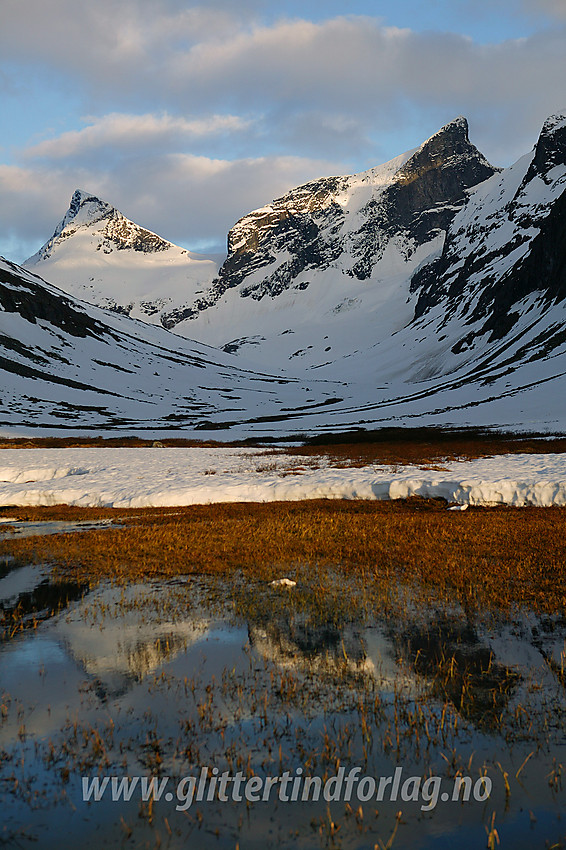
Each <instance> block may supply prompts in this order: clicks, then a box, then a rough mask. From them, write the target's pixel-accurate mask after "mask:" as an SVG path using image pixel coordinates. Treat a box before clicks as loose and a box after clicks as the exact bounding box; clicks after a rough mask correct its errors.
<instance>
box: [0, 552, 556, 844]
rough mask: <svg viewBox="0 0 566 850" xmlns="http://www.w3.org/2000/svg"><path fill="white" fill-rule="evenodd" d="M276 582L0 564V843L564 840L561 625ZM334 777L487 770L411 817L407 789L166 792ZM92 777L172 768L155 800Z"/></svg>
mask: <svg viewBox="0 0 566 850" xmlns="http://www.w3.org/2000/svg"><path fill="white" fill-rule="evenodd" d="M290 578H293V579H294V580H296V581H297V585H296V587H294V588H284V587H281V588H274V587H270V586H269V585H268V584H267V583H263V582H262V583H259V582H256V583H250V582H248V581H246V580H245V579H244V577H243V576H242V575H235V576H233V577H232V578H231V579H230V580H227V579H219V578H212V577H210V578H206V577H199V578H187V579H178V580H174V581H169V582H161V583H147V584H137V585H130V586H128V587H115V586H111V585H110V584H103V585H100V586H98V587H96V588H94V589H89V588H88V587H87V586H86V585H80V584H76V583H73V582H68V581H67V582H55V581H54V580H53V577H52V576H51V575H50V572H49V570H48V569H47V568H44V567H25V566H24V567H19V568H12V566H11V564H10V563H6V564H5V565H4V566H3V568H0V617H1V620H0V634H1V635H2V641H1V642H0V794H1V798H2V814H3V816H2V825H1V827H0V845H2V846H8V847H12V846H13V847H30V848H32V847H38V848H61V847H77V846H81V847H82V848H85V850H87V848H100V847H107V848H113V847H116V848H118V847H136V848H138V847H146V846H147V847H171V848H181V847H183V848H185V847H190V848H197V850H198V848H209V847H218V848H236V847H238V846H239V847H240V848H242V849H243V848H256V847H257V848H259V847H261V848H266V847H273V848H275V847H289V848H291V847H298V848H318V847H342V848H375V847H378V848H379V850H382V848H384V847H393V848H432V847H434V848H448V847H450V848H453V847H455V846H457V847H458V848H463V850H468V849H469V850H476V848H483V847H488V846H492V847H494V848H495V846H501V848H507V847H509V848H513V850H517V848H519V850H521V848H525V850H526V848H529V850H532V848H541V850H542V848H547V847H555V848H558V847H562V846H565V845H566V820H563V816H564V813H565V807H564V803H565V793H566V792H565V790H564V789H563V776H562V773H563V765H566V723H565V721H566V693H565V687H566V657H565V649H566V644H565V639H566V622H565V621H564V620H563V619H562V618H560V617H557V616H556V617H552V616H544V617H540V616H535V615H534V614H533V613H532V612H529V611H525V610H522V611H519V610H517V611H512V612H507V614H506V615H505V616H503V615H501V614H497V615H495V614H493V613H490V612H472V611H465V610H462V609H461V608H460V607H459V606H458V605H457V604H452V605H449V604H447V603H446V602H443V603H442V604H441V603H440V602H439V603H438V604H435V603H434V602H433V601H431V602H430V604H429V606H428V607H427V608H426V609H425V608H423V607H422V605H420V604H419V605H415V604H414V602H413V599H412V597H411V594H410V593H408V592H407V593H405V594H404V593H403V592H401V593H399V594H397V595H396V597H395V600H394V601H392V602H391V603H390V604H388V605H387V606H385V607H384V606H383V598H384V596H383V593H381V592H378V589H376V588H375V587H374V586H372V585H364V584H363V583H361V582H357V581H354V580H351V581H345V580H344V578H343V577H341V576H340V574H339V573H338V572H336V573H328V572H325V573H320V572H319V571H318V570H317V569H316V568H315V567H313V566H312V565H306V566H305V567H304V569H302V570H300V569H299V570H294V571H293V573H292V574H290ZM353 767H359V768H360V772H359V775H360V776H369V777H373V778H379V777H389V776H393V775H394V774H395V770H396V769H398V768H402V771H403V779H406V778H407V777H411V776H415V777H420V778H422V780H423V781H424V779H425V778H426V777H429V776H439V777H441V778H442V783H443V784H442V789H443V791H444V789H449V790H452V787H453V784H454V777H455V776H458V775H463V776H466V777H467V776H469V777H471V779H472V781H473V783H474V787H475V783H476V782H477V781H478V780H479V779H480V777H481V776H483V775H485V776H487V777H489V779H490V780H491V784H492V792H491V795H490V797H489V798H488V799H485V800H474V799H470V800H469V801H468V802H459V801H452V800H451V799H450V800H448V801H446V800H444V801H443V800H442V799H441V797H439V798H438V801H437V802H436V801H435V802H436V804H435V805H433V806H430V805H429V806H428V808H424V809H423V802H424V801H423V799H402V796H404V797H405V798H407V797H409V796H410V794H409V791H410V789H409V786H406V787H405V793H404V795H401V793H397V795H396V799H393V800H390V799H388V797H387V795H385V799H383V800H380V801H376V800H375V799H372V800H360V799H358V797H357V796H356V793H357V792H356V791H354V793H353V795H352V798H351V800H350V801H349V802H347V801H346V800H345V799H344V794H337V795H336V796H338V797H340V799H335V800H333V799H331V800H329V801H325V800H324V799H320V800H318V801H316V800H313V799H310V798H309V799H308V800H305V801H303V800H298V801H296V802H292V801H284V800H282V799H278V798H277V796H276V795H275V797H273V796H272V797H271V799H270V800H269V801H262V800H259V801H246V800H245V799H243V800H241V801H238V800H233V799H229V800H228V801H226V802H222V801H220V800H218V799H212V800H211V801H207V800H205V801H201V802H197V801H194V802H192V804H191V805H185V802H182V801H181V800H180V798H177V796H176V794H177V783H178V781H179V780H181V779H182V778H183V777H188V776H194V777H195V778H198V777H200V776H201V771H202V769H203V768H208V776H210V777H212V776H214V775H218V776H219V775H221V774H222V773H223V772H224V771H227V772H229V774H230V775H235V774H236V773H237V772H238V771H241V772H242V774H243V775H244V776H245V777H246V779H248V778H249V777H251V776H253V775H256V776H258V777H260V778H261V779H262V780H263V779H264V778H265V777H266V776H280V775H282V774H283V773H284V772H285V771H288V772H289V774H290V776H291V778H292V779H297V777H299V778H300V779H301V781H302V780H303V779H304V778H305V777H307V776H308V777H320V778H321V782H323V781H325V780H327V779H329V778H331V777H339V776H340V770H341V768H342V769H344V770H345V772H346V773H347V772H348V771H349V770H350V769H351V768H353ZM215 771H216V773H215ZM105 776H114V777H119V778H123V777H126V776H130V777H134V776H140V777H141V776H144V777H151V776H154V777H156V778H158V779H159V780H162V779H164V778H165V777H170V780H169V782H168V784H167V786H166V788H167V792H166V793H169V794H170V795H171V796H172V797H173V799H167V798H166V796H165V795H163V796H162V799H161V800H159V801H155V800H153V801H152V800H145V801H144V800H142V799H141V795H140V793H139V788H137V789H136V790H135V793H133V794H132V798H131V799H130V800H129V801H124V800H123V799H122V800H120V801H113V800H112V799H111V796H110V794H109V793H108V794H105V795H104V796H103V798H102V799H101V800H100V801H98V802H95V801H93V800H92V799H91V800H90V801H89V802H85V801H83V792H82V779H81V778H82V777H88V779H89V781H90V780H92V779H93V778H94V777H99V778H101V779H102V778H103V777H105ZM208 787H210V786H208ZM302 787H303V786H301V790H302ZM184 788H185V790H186V788H187V785H186V784H185V786H184ZM330 796H332V795H330ZM181 802H182V805H181ZM181 809H184V810H181ZM399 813H400V814H399ZM497 841H500V845H497Z"/></svg>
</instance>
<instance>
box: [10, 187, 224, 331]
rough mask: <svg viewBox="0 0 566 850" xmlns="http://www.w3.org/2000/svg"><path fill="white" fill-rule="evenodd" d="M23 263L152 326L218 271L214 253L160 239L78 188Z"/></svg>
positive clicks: (90, 299) (91, 299)
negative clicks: (49, 233)
mask: <svg viewBox="0 0 566 850" xmlns="http://www.w3.org/2000/svg"><path fill="white" fill-rule="evenodd" d="M24 266H25V267H26V268H28V269H32V270H33V271H37V272H38V273H40V274H41V275H42V277H45V278H47V279H50V280H51V281H52V282H53V283H55V284H56V285H58V286H61V287H62V288H63V289H65V291H66V292H69V293H70V294H71V295H74V296H75V297H77V298H81V299H83V300H84V301H88V302H90V303H91V304H96V305H98V306H99V307H105V308H107V309H110V310H112V311H114V312H118V313H124V314H127V315H129V316H133V317H135V318H140V319H143V320H144V321H149V322H152V323H154V324H161V322H162V317H163V314H164V311H166V312H170V311H171V310H172V309H176V308H179V307H182V306H184V305H185V304H187V303H190V302H192V301H193V300H194V298H195V296H196V295H197V294H198V292H199V291H202V289H203V288H204V287H206V286H208V285H209V284H210V282H211V281H212V279H213V277H214V275H215V274H216V272H217V270H218V263H217V261H216V260H215V259H214V258H212V257H205V256H202V255H200V254H192V253H191V252H190V251H187V250H186V249H185V248H181V247H179V246H178V245H174V244H173V243H172V242H169V241H167V240H166V239H162V238H161V236H158V235H157V234H156V233H153V231H151V230H147V229H146V228H145V227H140V226H139V225H138V224H135V223H134V222H133V221H130V220H129V219H128V218H126V217H125V216H124V215H122V213H121V212H120V211H119V210H117V209H116V208H115V207H113V206H112V205H111V204H109V203H107V202H106V201H103V200H101V199H100V198H98V197H97V196H96V195H92V194H91V193H90V192H85V191H84V190H83V189H77V190H76V191H75V192H73V196H72V198H71V202H70V204H69V209H68V210H67V212H66V213H65V215H64V216H63V218H62V219H61V221H60V222H59V224H58V225H57V227H56V228H55V230H54V232H53V235H52V236H51V238H50V239H49V240H48V241H47V242H46V243H45V245H43V247H42V248H40V249H39V251H38V252H37V253H36V254H34V255H33V256H32V257H30V258H29V259H28V260H26V262H25V264H24Z"/></svg>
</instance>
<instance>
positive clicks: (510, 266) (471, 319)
mask: <svg viewBox="0 0 566 850" xmlns="http://www.w3.org/2000/svg"><path fill="white" fill-rule="evenodd" d="M565 165H566V121H564V119H562V121H559V120H557V119H556V118H554V119H549V120H548V121H547V122H546V123H545V125H544V127H543V130H542V133H541V136H540V138H539V140H538V143H537V145H536V147H535V152H534V156H533V159H532V161H531V163H530V165H529V167H528V168H527V171H526V173H525V176H524V178H523V179H522V180H521V182H520V185H519V187H518V189H517V190H516V191H515V193H514V195H513V196H512V198H510V199H509V200H507V201H506V202H504V203H502V204H500V206H499V207H498V208H497V207H495V208H494V205H493V204H492V205H491V206H490V209H489V214H488V213H487V211H486V210H484V209H482V207H481V205H480V207H479V208H478V212H477V214H476V216H475V219H477V224H475V225H474V226H473V227H472V228H471V229H468V231H467V232H466V243H464V242H463V239H462V232H457V231H456V232H454V233H453V232H452V231H450V232H449V234H448V237H447V239H446V242H445V245H444V249H443V252H442V255H441V257H440V258H439V259H438V260H436V261H435V262H433V263H431V264H429V265H428V266H425V267H424V268H423V269H421V270H420V271H419V272H418V273H417V274H416V275H415V276H414V277H413V279H412V281H411V290H412V291H414V292H417V293H418V298H417V303H416V308H415V318H417V319H418V318H420V317H421V316H423V315H424V314H425V313H427V312H428V311H430V310H431V309H432V308H433V307H435V306H438V305H442V306H443V307H444V308H445V313H446V317H447V318H448V317H450V316H451V315H453V314H454V313H456V312H460V314H461V315H462V316H465V322H466V324H468V325H469V324H473V323H475V322H478V321H480V322H481V328H480V329H479V330H476V331H475V333H476V334H478V333H482V334H483V333H486V332H489V334H490V339H491V340H496V339H502V338H503V337H504V336H505V335H506V334H507V333H508V332H509V331H510V330H511V329H512V328H513V326H514V324H515V323H516V321H517V320H518V318H519V312H518V311H517V310H514V309H513V306H514V305H515V304H517V302H519V301H521V299H523V298H525V297H526V296H528V295H531V294H533V293H539V292H540V294H541V297H542V298H543V299H544V300H545V301H546V302H547V303H551V302H553V301H554V302H556V301H562V300H564V299H566V192H564V191H562V192H560V189H559V183H556V184H555V180H556V172H555V169H556V168H557V166H558V167H560V166H561V167H562V170H563V167H564V166H565ZM559 170H560V169H559ZM558 179H559V178H558ZM541 184H542V185H543V186H544V188H545V190H546V191H548V189H547V187H550V188H551V189H552V193H551V195H550V197H552V194H554V196H555V198H554V199H552V200H551V201H548V200H546V201H545V200H544V195H543V194H542V193H541ZM553 184H555V185H553ZM472 201H473V199H472ZM470 218H472V217H471V216H470ZM498 231H500V232H502V233H504V234H505V236H504V237H498V235H497V233H498ZM464 247H465V250H464ZM514 253H515V255H516V256H515V257H513V256H512V255H513V254H514ZM506 260H507V262H505V261H506ZM463 330H464V329H463ZM468 342H469V341H467V340H466V338H463V339H462V340H461V341H460V342H459V343H457V344H456V345H455V346H454V349H453V350H454V351H455V352H458V351H459V350H461V349H462V348H463V347H465V346H466V345H467V344H468Z"/></svg>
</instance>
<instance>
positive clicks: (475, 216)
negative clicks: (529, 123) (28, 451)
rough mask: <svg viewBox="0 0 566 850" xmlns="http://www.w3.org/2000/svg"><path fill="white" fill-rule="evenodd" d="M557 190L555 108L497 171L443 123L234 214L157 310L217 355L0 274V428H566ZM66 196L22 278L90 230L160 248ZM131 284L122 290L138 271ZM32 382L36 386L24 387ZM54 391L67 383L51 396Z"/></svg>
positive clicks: (565, 287)
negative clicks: (186, 286) (192, 289)
mask: <svg viewBox="0 0 566 850" xmlns="http://www.w3.org/2000/svg"><path fill="white" fill-rule="evenodd" d="M565 189H566V116H565V115H563V114H560V115H555V116H553V117H552V118H550V119H549V120H548V121H547V122H545V125H544V127H543V128H542V132H541V135H540V138H539V140H538V142H537V145H536V146H535V148H534V150H533V152H532V153H531V154H528V155H526V156H525V157H523V158H522V159H520V160H519V161H518V162H517V163H516V164H515V165H514V166H512V167H511V168H508V169H505V170H503V171H501V170H499V169H495V168H493V167H491V166H490V165H489V163H487V162H486V160H485V159H484V157H483V156H482V155H481V154H480V153H479V151H477V149H476V148H474V147H473V145H471V144H470V142H469V141H468V134H467V124H466V122H465V120H464V119H456V121H454V122H452V123H451V124H449V125H447V126H446V127H444V128H443V129H442V130H441V131H440V132H439V133H437V134H436V135H435V136H433V137H432V138H431V139H429V140H427V142H425V143H424V144H423V145H422V146H421V147H420V148H418V149H417V150H416V151H411V152H409V153H408V154H404V155H403V156H401V157H399V158H397V159H396V160H393V161H391V162H390V163H387V164H386V165H384V166H381V167H379V168H376V169H372V170H370V171H368V172H366V173H364V174H361V175H356V176H354V177H340V178H328V179H324V180H318V181H315V182H313V183H310V184H307V185H305V186H302V187H299V188H298V189H296V190H294V191H292V192H290V193H289V194H288V195H287V196H285V197H284V198H280V199H279V200H277V201H274V202H273V203H271V204H269V205H267V206H266V207H264V208H262V209H261V210H256V211H255V212H253V213H250V214H249V215H248V216H245V217H244V218H243V219H242V220H241V221H240V222H238V223H237V224H236V225H235V226H234V228H233V229H232V230H231V231H230V234H229V239H228V247H229V253H228V258H227V260H226V262H225V263H224V265H223V266H222V268H221V269H220V271H219V273H218V276H217V277H216V278H215V279H214V280H213V281H212V282H211V283H210V285H209V286H208V288H207V289H206V292H205V293H204V294H203V295H202V297H199V298H197V299H195V300H193V302H192V304H191V305H190V306H189V307H187V308H186V309H180V310H173V311H170V312H167V311H163V312H162V314H161V322H162V323H164V324H165V325H167V326H172V327H174V328H175V331H176V332H179V333H180V332H182V333H183V334H185V335H189V334H191V335H192V336H194V337H195V338H197V339H200V340H204V341H205V342H209V343H215V344H218V345H221V346H222V347H223V348H224V351H218V350H214V349H210V348H207V347H206V345H203V344H197V343H193V342H190V341H187V340H184V339H183V338H181V337H178V336H176V335H175V334H170V333H167V332H166V331H165V330H163V329H162V328H155V327H153V328H152V327H150V326H147V325H142V324H141V323H139V322H135V321H132V320H131V319H128V318H126V317H123V316H119V315H117V314H116V313H114V314H112V313H108V312H103V311H99V310H96V309H95V308H87V307H86V306H85V305H82V306H81V305H80V304H77V303H76V302H73V301H72V299H68V298H67V299H65V298H64V296H63V294H62V293H61V292H58V291H57V290H55V289H54V288H53V287H48V286H46V285H45V284H42V282H41V281H40V280H39V279H38V278H36V277H33V276H32V275H29V274H27V275H26V274H25V273H23V272H22V270H20V269H18V268H17V267H15V266H9V264H6V265H5V266H4V267H2V268H3V271H2V275H3V276H2V278H1V279H0V280H1V281H3V282H4V283H3V286H2V287H0V294H1V295H2V305H3V309H4V311H5V312H6V313H11V314H14V313H16V314H17V317H16V318H14V316H13V315H10V316H8V315H5V314H4V313H2V312H0V327H1V326H2V323H3V322H6V324H5V327H4V330H3V331H2V330H0V333H4V337H3V338H2V340H0V341H1V342H2V343H3V346H4V349H5V350H6V351H7V354H6V357H4V359H3V360H2V361H1V362H0V367H1V368H4V369H5V370H6V374H7V375H8V376H10V375H11V376H12V377H6V380H7V382H8V383H7V386H8V388H9V389H8V391H7V392H6V393H4V395H3V398H2V401H3V403H4V416H3V421H4V422H5V423H9V422H12V423H20V424H21V423H23V422H30V423H31V422H33V423H40V422H41V423H42V424H47V422H49V423H50V424H51V425H53V424H56V423H57V422H61V423H62V425H63V426H64V427H75V425H80V423H82V422H84V423H86V424H87V425H89V426H92V427H99V426H100V427H116V428H122V427H134V424H133V423H135V422H137V423H139V429H143V428H144V427H148V428H154V429H159V428H160V427H169V426H171V425H173V424H178V425H179V427H183V428H189V429H194V428H200V427H202V426H203V420H208V422H209V424H210V427H211V428H214V429H223V428H224V429H230V435H232V434H233V435H234V436H241V435H244V434H248V433H250V432H252V431H255V432H258V431H259V432H261V433H264V434H267V433H270V434H275V435H281V434H284V433H287V434H288V433H300V432H306V431H309V432H312V431H317V430H318V431H329V430H338V429H344V428H355V427H360V426H361V427H376V426H379V425H390V424H419V425H425V424H442V425H466V424H469V425H490V426H491V425H494V426H499V427H509V428H515V429H527V430H544V429H549V430H560V431H564V430H566V402H565V399H566V331H565V330H564V328H565V327H566V192H565ZM76 201H77V202H76V204H75V207H76V209H74V211H72V214H71V216H70V218H69V221H65V220H64V222H62V224H61V226H60V228H58V230H59V231H60V232H59V233H56V234H55V237H54V245H55V248H53V246H51V247H50V246H49V244H48V245H47V246H46V248H45V249H42V252H43V253H42V252H40V254H41V255H42V256H45V257H46V259H38V261H37V263H36V265H35V266H34V268H36V269H37V268H43V267H47V264H48V263H49V262H50V258H51V259H53V260H54V261H53V264H52V266H51V271H52V273H53V274H54V273H55V272H56V271H57V269H58V268H59V265H58V263H59V261H58V260H57V259H56V255H57V254H59V255H60V256H62V254H61V252H63V251H65V250H66V249H68V251H69V254H68V260H69V264H71V261H72V255H73V251H72V250H71V248H72V245H73V244H77V245H78V244H82V243H81V242H80V240H83V239H85V240H86V239H91V237H93V234H94V233H95V232H97V233H98V234H99V236H98V237H96V238H102V237H100V233H102V231H104V233H105V234H106V235H105V236H104V238H103V239H102V241H101V242H100V244H101V246H104V245H105V244H106V243H105V241H104V240H105V239H107V240H110V241H109V245H110V244H112V245H114V248H113V249H112V253H113V254H116V255H123V256H124V257H127V256H134V255H135V256H136V257H137V258H139V260H140V262H141V264H142V265H143V263H145V262H147V263H149V264H151V263H153V261H154V259H155V257H157V256H159V255H160V254H164V255H165V254H166V253H167V251H168V250H169V249H167V248H163V249H161V248H159V246H160V245H161V243H162V242H163V240H160V239H159V237H156V236H155V235H154V234H150V235H149V236H150V237H151V239H149V237H147V236H139V235H136V234H137V230H136V226H135V225H132V226H131V228H129V227H126V230H125V232H124V233H122V235H121V236H120V237H119V238H120V239H123V241H124V243H125V244H127V245H129V247H126V248H121V249H120V248H118V247H116V245H117V244H118V243H115V242H112V239H115V238H118V236H116V234H115V233H114V231H113V230H112V227H110V224H111V223H112V222H115V221H117V222H119V221H120V219H119V218H116V217H113V216H114V213H112V215H111V216H110V218H108V215H107V212H108V210H106V212H104V211H103V210H101V209H99V205H100V202H95V201H94V200H93V199H92V198H91V199H90V200H87V199H86V198H85V196H84V195H83V194H81V195H80V196H78V197H77V199H76ZM105 209H106V208H105ZM114 212H115V211H114ZM97 216H98V218H97ZM117 216H119V214H117ZM72 221H77V228H76V231H75V232H74V233H71V235H70V236H68V237H64V236H62V234H63V233H65V232H67V229H68V228H70V229H71V230H72V229H73V225H72ZM103 222H104V223H103ZM100 227H102V230H100ZM97 228H98V229H97ZM113 233H114V235H112V234H113ZM143 233H146V234H147V232H145V231H144V232H143ZM148 239H149V242H148ZM58 240H59V241H58ZM61 240H62V242H61ZM73 240H75V242H73ZM140 240H141V241H140ZM152 240H154V241H153V242H152ZM95 241H96V240H95ZM60 242H61V244H60ZM85 244H86V242H85ZM92 244H94V243H92ZM97 244H98V243H97ZM136 244H138V250H136V248H135V245H136ZM142 244H149V245H150V246H151V245H153V247H152V250H151V251H149V252H147V253H146V252H145V251H143V250H139V245H142ZM163 244H164V245H165V246H167V245H168V244H169V243H163ZM91 247H92V245H91ZM154 249H155V250H154ZM89 250H90V249H89ZM127 252H129V254H128V253H127ZM101 253H102V254H104V247H101V248H100V250H97V249H94V254H95V255H100V254H101ZM88 256H90V255H89V254H88V251H86V253H81V252H78V254H77V262H78V260H79V259H80V258H82V260H81V262H85V263H87V261H88ZM110 256H112V254H111V255H110ZM70 267H71V265H69V268H70ZM128 275H129V277H128V280H130V278H131V280H130V284H129V285H130V286H131V287H133V286H135V280H136V273H135V270H134V267H133V266H131V267H130V271H129V272H128ZM52 276H53V275H52ZM142 277H143V275H142ZM164 279H166V278H162V280H164ZM13 289H15V290H17V292H18V295H17V297H15V296H14V294H13V292H12V290H13ZM14 305H16V306H14ZM77 316H78V317H79V318H77ZM46 322H47V324H45V323H46ZM85 323H86V324H85ZM92 323H94V325H93V326H92V327H91V325H92ZM93 327H94V328H95V329H93ZM89 328H90V330H88V329H89ZM62 332H63V333H62ZM132 340H133V342H132ZM254 343H255V344H254ZM15 363H17V364H18V365H17V366H15V365H14V364H15ZM199 364H200V365H199ZM39 366H41V369H39ZM204 366H206V368H207V369H208V376H209V377H207V379H206V380H204V379H202V378H201V379H199V374H198V371H196V370H198V369H200V368H203V367H204ZM38 371H40V372H43V373H44V374H42V375H41V376H40V381H42V382H43V383H41V386H42V387H43V395H41V394H39V393H33V392H31V388H32V387H33V386H34V384H33V381H34V380H35V378H36V377H37V375H36V373H37V372H38ZM266 372H267V373H270V374H268V375H266V374H265V373H266ZM47 373H48V374H49V375H50V376H51V377H45V375H46V374H47ZM79 374H80V377H79ZM14 376H16V377H14ZM165 376H166V377H165ZM216 376H217V377H216ZM30 382H31V383H30ZM73 382H75V383H73ZM77 383H80V384H81V387H78V386H75V384H77ZM54 385H57V386H62V385H64V386H65V388H66V389H65V393H64V394H63V396H61V397H60V398H59V397H57V393H56V392H55V391H54ZM71 390H73V391H72V392H71ZM89 392H90V393H91V395H89V394H88V393H89ZM69 393H70V394H71V396H72V399H67V396H68V395H69ZM108 393H110V396H111V399H110V398H109V396H108ZM110 402H111V403H110ZM73 417H76V421H74V420H73ZM125 423H127V424H125Z"/></svg>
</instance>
